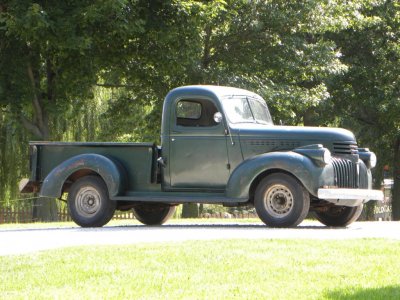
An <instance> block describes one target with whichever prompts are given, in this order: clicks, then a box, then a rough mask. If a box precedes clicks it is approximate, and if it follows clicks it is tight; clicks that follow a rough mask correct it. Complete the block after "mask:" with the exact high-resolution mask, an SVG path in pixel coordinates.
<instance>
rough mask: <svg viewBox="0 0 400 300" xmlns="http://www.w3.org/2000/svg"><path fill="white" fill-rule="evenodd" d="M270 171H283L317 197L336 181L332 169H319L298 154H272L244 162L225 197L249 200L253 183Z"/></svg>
mask: <svg viewBox="0 0 400 300" xmlns="http://www.w3.org/2000/svg"><path fill="white" fill-rule="evenodd" d="M267 171H284V172H286V173H289V174H292V175H293V176H294V177H296V178H297V179H298V180H299V181H300V182H301V183H302V184H303V186H304V187H305V188H306V189H307V190H308V191H309V192H310V193H311V194H312V195H314V196H317V194H318V188H319V187H320V186H323V185H325V184H327V183H328V182H330V180H331V179H332V178H333V177H334V175H333V168H332V167H331V166H330V165H326V166H325V167H321V166H317V164H316V163H315V162H313V161H312V160H311V159H310V158H308V157H306V156H304V155H301V154H299V153H295V152H272V153H265V154H261V155H257V156H255V157H252V158H250V159H247V160H245V161H243V162H242V163H241V164H240V165H239V166H237V168H236V169H235V170H234V171H233V173H232V175H231V177H230V178H229V181H228V185H227V190H226V195H227V197H229V198H231V197H232V198H240V199H249V198H250V194H249V193H250V187H251V184H252V183H253V182H254V180H255V179H256V178H257V177H258V176H259V175H261V174H262V173H264V172H267Z"/></svg>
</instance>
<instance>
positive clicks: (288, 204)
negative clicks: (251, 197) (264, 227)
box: [264, 185, 294, 218]
mask: <svg viewBox="0 0 400 300" xmlns="http://www.w3.org/2000/svg"><path fill="white" fill-rule="evenodd" d="M264 203H265V206H266V210H267V212H268V214H270V215H271V216H273V217H274V218H284V217H286V216H287V215H289V214H290V212H291V211H292V208H293V203H294V201H293V195H292V192H291V191H290V190H289V189H288V188H287V187H286V186H284V185H273V186H271V187H270V188H269V189H268V190H267V191H266V193H265V195H264Z"/></svg>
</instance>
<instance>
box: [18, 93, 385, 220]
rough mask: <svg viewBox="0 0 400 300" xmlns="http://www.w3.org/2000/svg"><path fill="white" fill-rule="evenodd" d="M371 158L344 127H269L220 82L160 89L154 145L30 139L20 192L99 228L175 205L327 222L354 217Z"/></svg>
mask: <svg viewBox="0 0 400 300" xmlns="http://www.w3.org/2000/svg"><path fill="white" fill-rule="evenodd" d="M375 164H376V156H375V154H374V153H373V152H370V151H369V150H368V149H366V148H359V147H358V146H357V143H356V140H355V137H354V135H353V134H352V133H351V132H350V131H347V130H344V129H338V128H319V127H290V126H275V125H274V124H273V122H272V119H271V116H270V113H269V110H268V107H267V105H266V103H265V101H264V100H263V99H262V98H261V97H260V96H259V95H257V94H254V93H252V92H249V91H246V90H242V89H237V88H231V87H221V86H186V87H180V88H176V89H174V90H172V91H170V92H169V93H168V95H167V96H166V98H165V101H164V106H163V117H162V129H161V147H158V146H157V145H155V144H153V143H62V142H31V143H30V170H31V175H30V178H29V179H25V180H23V181H21V183H20V190H21V192H39V194H40V196H43V197H49V198H61V197H62V196H63V194H64V193H68V198H67V202H68V207H69V212H70V214H71V217H72V219H73V220H74V221H75V222H76V223H77V224H78V225H80V226H83V227H98V226H103V225H105V224H106V223H107V222H108V221H109V220H110V219H111V218H112V216H113V214H114V211H115V210H116V209H118V210H129V209H133V212H134V214H135V216H136V218H137V219H138V220H139V221H140V222H142V223H144V224H147V225H157V224H162V223H164V222H165V221H166V220H167V219H168V218H169V217H170V216H171V215H172V214H173V213H174V211H175V207H176V206H177V205H179V204H181V203H190V202H194V203H213V204H223V205H225V206H230V207H232V206H240V205H254V207H255V209H256V211H257V214H258V216H259V217H260V219H261V220H262V221H263V222H264V223H265V224H266V225H268V226H272V227H291V226H297V225H298V224H299V223H300V222H302V221H303V219H304V218H305V217H306V216H307V214H308V212H309V211H310V210H312V211H314V212H315V216H316V218H317V219H318V220H319V221H321V222H322V223H323V224H325V225H328V226H346V225H348V224H350V223H351V222H353V221H355V220H356V219H357V218H358V217H359V215H360V213H361V211H362V207H363V203H365V202H367V201H369V200H382V199H383V193H382V192H381V191H379V190H372V189H371V185H372V178H371V168H373V167H374V166H375Z"/></svg>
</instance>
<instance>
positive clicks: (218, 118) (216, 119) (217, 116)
mask: <svg viewBox="0 0 400 300" xmlns="http://www.w3.org/2000/svg"><path fill="white" fill-rule="evenodd" d="M222 119H223V117H222V114H221V113H220V112H219V111H218V112H216V113H215V114H214V122H215V123H218V124H219V123H221V122H222Z"/></svg>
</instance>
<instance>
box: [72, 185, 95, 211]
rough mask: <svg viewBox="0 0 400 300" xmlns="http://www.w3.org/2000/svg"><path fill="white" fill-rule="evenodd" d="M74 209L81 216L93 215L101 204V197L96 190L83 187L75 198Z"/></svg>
mask: <svg viewBox="0 0 400 300" xmlns="http://www.w3.org/2000/svg"><path fill="white" fill-rule="evenodd" d="M75 203H76V209H77V211H78V213H79V214H80V215H82V216H91V215H93V214H95V213H96V212H97V211H98V210H99V208H100V203H101V196H100V194H99V192H98V191H97V190H95V189H94V188H92V187H83V188H81V189H80V190H79V192H78V194H77V196H76V202H75Z"/></svg>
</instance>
